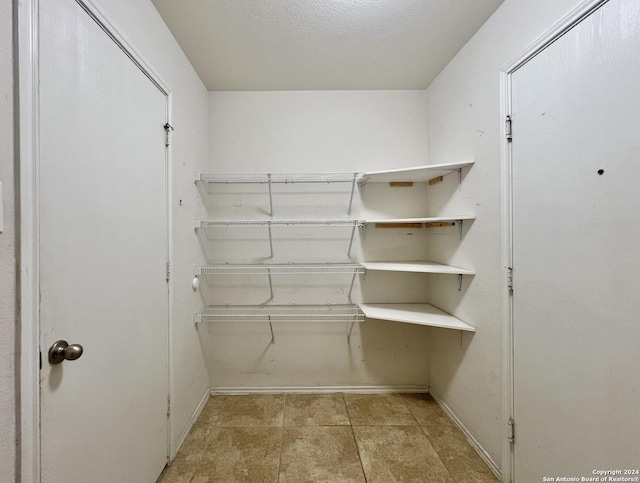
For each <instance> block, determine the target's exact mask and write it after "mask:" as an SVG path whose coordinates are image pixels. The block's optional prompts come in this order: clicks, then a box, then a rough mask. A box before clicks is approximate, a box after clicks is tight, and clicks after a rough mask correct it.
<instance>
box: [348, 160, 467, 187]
mask: <svg viewBox="0 0 640 483" xmlns="http://www.w3.org/2000/svg"><path fill="white" fill-rule="evenodd" d="M474 162H475V161H465V162H461V163H445V164H428V165H424V166H415V167H411V168H402V169H389V170H384V171H369V172H364V173H362V175H361V177H360V180H359V181H358V182H359V184H360V185H364V184H366V183H388V182H393V181H414V182H418V183H420V182H426V181H429V180H430V179H432V178H437V177H438V176H445V175H447V174H449V173H452V172H454V171H458V172H460V170H462V168H466V167H467V166H471V165H473V163H474Z"/></svg>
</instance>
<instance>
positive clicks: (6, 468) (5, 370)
mask: <svg viewBox="0 0 640 483" xmlns="http://www.w3.org/2000/svg"><path fill="white" fill-rule="evenodd" d="M12 10H13V5H12V2H11V1H8V0H7V1H2V2H0V132H2V133H3V134H2V142H0V181H1V182H2V188H3V191H2V212H3V215H4V232H3V233H2V234H0V300H2V302H1V303H0V354H2V356H3V363H2V364H0V388H2V389H0V468H2V473H3V475H5V476H7V475H13V474H14V473H15V457H16V446H15V437H16V417H15V416H16V412H15V395H16V393H15V369H16V366H15V336H16V331H15V328H16V326H15V322H16V312H15V310H16V305H15V301H16V290H15V287H16V283H15V282H16V266H15V262H16V260H15V230H14V201H13V200H14V191H13V186H14V184H13V177H14V171H13V160H14V154H13V149H14V144H13V65H12V62H13V60H12V59H13V52H12V49H13V42H12V25H13V21H12V16H13V12H12ZM7 481H8V480H7Z"/></svg>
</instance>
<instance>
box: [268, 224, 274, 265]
mask: <svg viewBox="0 0 640 483" xmlns="http://www.w3.org/2000/svg"><path fill="white" fill-rule="evenodd" d="M269 253H270V255H269V258H273V237H272V236H271V223H269Z"/></svg>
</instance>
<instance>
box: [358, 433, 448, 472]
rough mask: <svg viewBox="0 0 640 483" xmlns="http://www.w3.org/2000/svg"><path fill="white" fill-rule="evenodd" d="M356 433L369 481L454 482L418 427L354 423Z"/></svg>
mask: <svg viewBox="0 0 640 483" xmlns="http://www.w3.org/2000/svg"><path fill="white" fill-rule="evenodd" d="M353 432H354V433H355V436H356V441H357V443H358V449H359V451H360V459H361V460H362V466H363V467H364V471H365V474H366V476H367V482H368V483H395V482H438V483H440V482H443V483H444V482H446V483H453V481H454V480H453V479H452V478H451V476H450V475H449V472H448V471H447V469H446V468H445V466H444V465H443V463H442V461H440V458H439V457H438V454H437V453H436V451H435V450H434V449H433V447H432V446H431V444H430V443H429V440H428V439H427V437H426V436H425V434H424V433H423V432H422V430H421V429H420V428H419V427H418V426H354V427H353Z"/></svg>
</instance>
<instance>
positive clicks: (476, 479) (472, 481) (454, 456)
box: [423, 424, 498, 483]
mask: <svg viewBox="0 0 640 483" xmlns="http://www.w3.org/2000/svg"><path fill="white" fill-rule="evenodd" d="M423 430H424V432H425V434H426V435H427V437H428V438H429V441H430V442H431V445H432V446H433V447H434V449H435V450H436V452H437V453H438V455H439V456H440V459H441V460H442V462H443V463H444V465H445V466H446V467H447V469H448V470H449V473H450V474H451V476H453V478H454V479H455V480H456V481H459V482H461V483H462V482H464V483H467V482H469V483H485V482H495V481H498V479H497V477H496V476H495V475H494V474H493V472H492V471H491V469H490V468H489V467H488V466H487V464H486V463H485V462H484V461H483V459H482V458H480V456H479V455H478V453H477V452H476V450H475V449H473V447H472V446H471V445H470V444H469V442H468V441H467V440H466V438H465V437H464V435H463V434H462V432H461V431H460V430H459V429H458V428H457V427H456V426H454V425H453V424H451V425H435V424H433V425H428V426H423Z"/></svg>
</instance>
